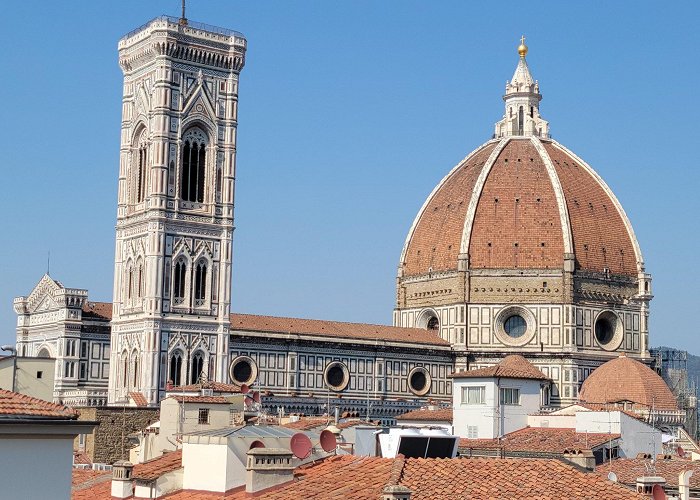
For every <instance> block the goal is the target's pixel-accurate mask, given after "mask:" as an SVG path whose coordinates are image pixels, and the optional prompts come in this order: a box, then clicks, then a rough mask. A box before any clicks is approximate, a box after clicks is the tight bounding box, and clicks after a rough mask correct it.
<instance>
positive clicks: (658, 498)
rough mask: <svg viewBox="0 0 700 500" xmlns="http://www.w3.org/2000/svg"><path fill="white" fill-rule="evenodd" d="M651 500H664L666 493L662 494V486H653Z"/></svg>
mask: <svg viewBox="0 0 700 500" xmlns="http://www.w3.org/2000/svg"><path fill="white" fill-rule="evenodd" d="M651 498H653V499H654V500H666V493H665V492H664V488H663V486H661V485H660V484H655V485H654V487H653V488H652V489H651Z"/></svg>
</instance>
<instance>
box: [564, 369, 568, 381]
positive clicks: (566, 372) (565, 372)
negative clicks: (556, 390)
mask: <svg viewBox="0 0 700 500" xmlns="http://www.w3.org/2000/svg"><path fill="white" fill-rule="evenodd" d="M568 381H569V370H564V382H568Z"/></svg>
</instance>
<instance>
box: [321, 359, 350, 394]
mask: <svg viewBox="0 0 700 500" xmlns="http://www.w3.org/2000/svg"><path fill="white" fill-rule="evenodd" d="M323 378H324V380H325V381H326V385H327V386H328V387H329V388H330V389H331V390H332V391H336V392H340V391H342V390H343V389H345V388H346V387H347V386H348V382H350V372H349V371H348V367H347V366H346V365H345V363H342V362H340V361H333V362H332V363H328V365H326V369H325V370H324V372H323Z"/></svg>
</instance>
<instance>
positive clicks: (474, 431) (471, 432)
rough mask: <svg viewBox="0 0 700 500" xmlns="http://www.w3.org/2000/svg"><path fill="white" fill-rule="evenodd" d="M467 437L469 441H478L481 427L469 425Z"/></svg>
mask: <svg viewBox="0 0 700 500" xmlns="http://www.w3.org/2000/svg"><path fill="white" fill-rule="evenodd" d="M467 437H468V438H469V439H478V438H479V426H477V425H468V426H467Z"/></svg>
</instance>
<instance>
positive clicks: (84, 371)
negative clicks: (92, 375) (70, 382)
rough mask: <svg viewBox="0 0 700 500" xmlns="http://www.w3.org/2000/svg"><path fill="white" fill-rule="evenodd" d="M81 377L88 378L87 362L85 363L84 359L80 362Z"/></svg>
mask: <svg viewBox="0 0 700 500" xmlns="http://www.w3.org/2000/svg"><path fill="white" fill-rule="evenodd" d="M80 378H81V379H85V378H87V363H85V362H84V361H82V362H81V363H80Z"/></svg>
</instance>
